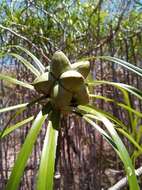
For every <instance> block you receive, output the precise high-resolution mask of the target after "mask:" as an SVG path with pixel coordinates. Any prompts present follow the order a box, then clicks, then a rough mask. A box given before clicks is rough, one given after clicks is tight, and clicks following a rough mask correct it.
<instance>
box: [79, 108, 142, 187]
mask: <svg viewBox="0 0 142 190" xmlns="http://www.w3.org/2000/svg"><path fill="white" fill-rule="evenodd" d="M79 109H80V110H83V111H84V112H86V113H89V114H92V115H95V116H97V117H99V119H100V120H101V121H102V123H103V124H104V126H105V127H106V129H107V130H108V131H109V133H110V135H111V137H112V139H113V141H114V143H115V144H116V146H117V149H118V151H116V152H117V153H118V155H119V157H120V158H121V160H122V162H123V164H124V167H125V170H126V173H127V177H128V182H129V188H130V190H134V189H135V190H139V189H140V188H139V185H138V181H137V178H136V175H135V170H134V167H133V165H132V161H131V159H130V157H129V154H128V152H127V149H126V148H125V146H124V144H123V142H122V141H121V139H120V137H119V136H118V134H117V132H116V130H115V128H114V124H113V123H111V122H110V121H109V120H108V119H107V118H106V117H105V116H104V115H103V114H101V113H100V112H97V111H96V110H94V109H92V108H90V107H89V106H79Z"/></svg>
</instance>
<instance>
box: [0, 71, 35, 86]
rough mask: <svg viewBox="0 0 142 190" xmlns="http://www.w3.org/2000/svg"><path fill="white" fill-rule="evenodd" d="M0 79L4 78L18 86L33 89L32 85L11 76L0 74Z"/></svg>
mask: <svg viewBox="0 0 142 190" xmlns="http://www.w3.org/2000/svg"><path fill="white" fill-rule="evenodd" d="M0 80H6V81H7V82H9V83H13V84H16V85H20V86H23V87H25V88H28V89H30V90H34V87H33V86H32V85H30V84H28V83H25V82H22V81H19V80H17V79H15V78H13V77H9V76H6V75H4V74H0Z"/></svg>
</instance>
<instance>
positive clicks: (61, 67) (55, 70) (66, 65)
mask: <svg viewBox="0 0 142 190" xmlns="http://www.w3.org/2000/svg"><path fill="white" fill-rule="evenodd" d="M69 69H71V63H70V61H69V59H68V58H67V57H66V55H65V54H64V53H63V52H62V51H56V52H55V53H54V55H53V57H52V62H51V65H50V71H51V72H52V74H53V75H54V76H55V77H56V78H57V79H58V78H59V77H60V75H61V74H62V73H63V72H65V71H67V70H69Z"/></svg>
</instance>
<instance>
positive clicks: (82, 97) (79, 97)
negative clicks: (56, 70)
mask: <svg viewBox="0 0 142 190" xmlns="http://www.w3.org/2000/svg"><path fill="white" fill-rule="evenodd" d="M73 98H74V99H75V100H76V104H77V105H85V104H88V103H89V91H88V87H87V86H86V85H85V84H83V85H81V87H80V90H79V91H78V92H77V93H76V94H75V95H74V97H73Z"/></svg>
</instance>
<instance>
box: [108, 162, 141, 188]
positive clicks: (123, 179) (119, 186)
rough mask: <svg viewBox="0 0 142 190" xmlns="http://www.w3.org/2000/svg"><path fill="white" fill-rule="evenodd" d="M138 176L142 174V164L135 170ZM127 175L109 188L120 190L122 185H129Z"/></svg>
mask: <svg viewBox="0 0 142 190" xmlns="http://www.w3.org/2000/svg"><path fill="white" fill-rule="evenodd" d="M135 174H136V176H140V175H141V174H142V166H141V167H140V168H138V169H137V170H135ZM127 181H128V180H127V177H124V178H122V179H121V180H120V181H118V182H117V183H116V184H115V185H113V186H112V187H110V188H109V189H108V190H120V189H121V188H122V187H124V186H125V185H127Z"/></svg>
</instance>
